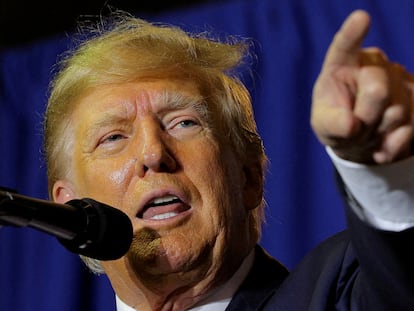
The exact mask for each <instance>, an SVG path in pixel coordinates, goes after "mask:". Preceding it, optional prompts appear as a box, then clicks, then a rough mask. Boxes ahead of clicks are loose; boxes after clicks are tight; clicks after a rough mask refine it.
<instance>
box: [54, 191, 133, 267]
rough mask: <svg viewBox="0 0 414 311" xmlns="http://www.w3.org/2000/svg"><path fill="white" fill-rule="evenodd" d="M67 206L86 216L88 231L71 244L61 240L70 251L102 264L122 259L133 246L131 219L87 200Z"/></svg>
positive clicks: (79, 235) (71, 241)
mask: <svg viewBox="0 0 414 311" xmlns="http://www.w3.org/2000/svg"><path fill="white" fill-rule="evenodd" d="M66 204H68V205H71V206H74V207H78V208H79V209H81V210H82V211H83V212H84V213H85V219H86V224H85V230H84V232H82V233H80V234H78V235H77V236H75V237H74V238H73V239H71V240H66V239H58V240H59V242H60V243H61V244H62V245H63V246H64V247H66V248H67V249H68V250H69V251H71V252H73V253H77V254H80V255H84V256H86V257H90V258H95V259H98V260H114V259H118V258H121V257H122V256H123V255H125V253H126V252H127V251H128V250H129V247H130V246H131V242H132V224H131V221H130V220H129V217H128V216H127V215H126V214H125V213H123V212H122V211H120V210H119V209H116V208H114V207H111V206H109V205H106V204H103V203H100V202H97V201H95V200H92V199H89V198H85V199H82V200H71V201H69V202H67V203H66Z"/></svg>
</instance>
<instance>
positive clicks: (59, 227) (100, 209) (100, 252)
mask: <svg viewBox="0 0 414 311" xmlns="http://www.w3.org/2000/svg"><path fill="white" fill-rule="evenodd" d="M3 189H4V190H3ZM0 224H3V225H13V226H17V227H25V226H29V227H32V228H35V229H39V230H41V231H43V232H46V233H49V234H51V235H53V236H55V237H57V239H58V241H59V242H60V243H61V244H62V245H63V246H64V247H66V249H68V250H69V251H71V252H73V253H77V254H80V255H84V256H87V257H91V258H95V259H99V260H114V259H118V258H120V257H122V256H123V255H124V254H125V253H126V252H127V251H128V250H129V247H130V245H131V242H132V224H131V221H130V220H129V218H128V216H127V215H126V214H124V213H123V212H122V211H120V210H118V209H116V208H114V207H111V206H109V205H106V204H103V203H100V202H98V201H95V200H92V199H90V198H84V199H80V200H78V199H76V200H71V201H69V202H66V203H65V204H58V203H54V202H51V201H47V200H40V199H35V198H30V197H26V196H23V195H19V194H17V193H15V192H13V191H11V190H10V189H5V188H1V187H0Z"/></svg>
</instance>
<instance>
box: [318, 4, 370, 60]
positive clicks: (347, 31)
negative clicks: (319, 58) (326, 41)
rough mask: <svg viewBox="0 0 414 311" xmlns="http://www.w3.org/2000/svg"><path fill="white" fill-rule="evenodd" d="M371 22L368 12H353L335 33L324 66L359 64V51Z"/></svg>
mask: <svg viewBox="0 0 414 311" xmlns="http://www.w3.org/2000/svg"><path fill="white" fill-rule="evenodd" d="M369 24H370V17H369V15H368V13H367V12H365V11H362V10H357V11H354V12H353V13H351V14H350V15H349V16H348V18H347V19H346V20H345V21H344V23H343V24H342V26H341V28H340V29H339V31H338V32H337V33H336V34H335V37H334V39H333V41H332V43H331V45H330V46H329V48H328V52H327V54H326V58H325V62H324V65H323V66H324V67H326V66H336V65H356V64H358V62H359V59H358V58H359V51H360V48H361V44H362V41H363V40H364V38H365V35H366V34H367V32H368V29H369Z"/></svg>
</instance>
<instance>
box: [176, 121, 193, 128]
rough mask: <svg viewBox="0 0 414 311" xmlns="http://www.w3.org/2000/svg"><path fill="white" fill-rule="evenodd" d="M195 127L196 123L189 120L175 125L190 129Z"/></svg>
mask: <svg viewBox="0 0 414 311" xmlns="http://www.w3.org/2000/svg"><path fill="white" fill-rule="evenodd" d="M196 125H198V123H197V122H196V121H194V120H190V119H188V120H183V121H180V122H179V123H178V124H177V126H179V127H191V126H196Z"/></svg>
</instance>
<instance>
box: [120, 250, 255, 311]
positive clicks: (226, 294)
mask: <svg viewBox="0 0 414 311" xmlns="http://www.w3.org/2000/svg"><path fill="white" fill-rule="evenodd" d="M253 260H254V250H252V251H251V252H250V254H249V255H248V256H247V257H246V258H245V259H244V260H243V263H242V264H241V266H240V268H239V269H238V270H237V271H236V273H235V274H234V275H233V276H232V278H231V279H230V280H229V281H227V283H225V284H223V285H222V286H221V287H219V288H218V289H217V290H216V291H214V293H212V294H211V295H210V296H208V297H207V298H206V299H204V300H203V301H200V302H199V303H198V304H197V305H196V306H194V307H193V308H191V309H189V311H220V310H225V309H226V307H227V306H228V305H229V303H230V301H231V298H232V297H233V295H234V293H235V292H236V291H237V289H238V288H239V286H240V285H241V283H242V282H243V281H244V279H245V278H246V276H247V274H248V273H249V271H250V268H251V267H252V265H253ZM116 310H117V311H137V310H135V309H133V308H131V307H130V306H128V305H127V304H125V303H124V302H123V301H122V300H121V299H119V297H118V296H116ZM138 311H139V310H138Z"/></svg>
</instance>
